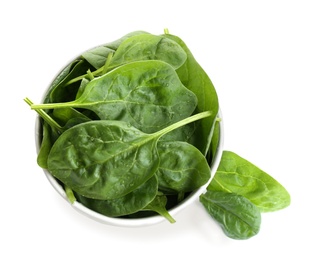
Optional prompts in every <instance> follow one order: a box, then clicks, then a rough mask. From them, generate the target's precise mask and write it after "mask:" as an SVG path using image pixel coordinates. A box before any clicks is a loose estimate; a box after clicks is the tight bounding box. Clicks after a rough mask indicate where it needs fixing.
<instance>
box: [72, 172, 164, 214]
mask: <svg viewBox="0 0 309 260" xmlns="http://www.w3.org/2000/svg"><path fill="white" fill-rule="evenodd" d="M157 190H158V180H157V177H156V176H155V175H154V176H153V177H151V178H150V179H149V180H148V181H146V182H145V183H143V184H142V185H140V186H139V187H137V188H136V189H135V190H133V191H132V192H130V193H128V194H127V195H125V196H123V197H120V198H118V199H111V200H96V199H90V198H86V197H84V196H81V195H79V194H75V196H76V197H77V199H78V201H79V202H80V203H82V204H83V205H84V206H86V207H88V208H89V209H92V210H94V211H96V212H98V213H101V214H103V215H105V216H110V217H118V216H125V215H129V214H133V213H135V212H137V211H139V210H141V209H143V208H144V207H145V206H146V205H147V204H149V203H150V202H151V201H152V200H153V199H154V198H155V197H156V195H157Z"/></svg>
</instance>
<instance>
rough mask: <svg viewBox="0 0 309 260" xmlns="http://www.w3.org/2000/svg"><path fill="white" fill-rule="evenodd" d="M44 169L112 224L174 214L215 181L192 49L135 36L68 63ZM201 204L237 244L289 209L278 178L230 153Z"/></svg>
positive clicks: (41, 157)
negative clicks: (264, 218)
mask: <svg viewBox="0 0 309 260" xmlns="http://www.w3.org/2000/svg"><path fill="white" fill-rule="evenodd" d="M25 101H26V102H27V103H28V104H29V105H30V106H31V108H32V109H34V110H35V111H36V112H37V113H38V114H39V115H40V125H41V132H42V139H41V145H40V151H39V153H38V157H37V163H38V165H39V166H40V167H42V168H44V169H47V170H48V171H49V173H50V174H52V175H53V176H54V177H55V178H56V179H57V180H58V181H59V183H61V185H62V186H63V188H64V190H65V191H66V194H67V197H68V199H69V200H70V202H71V203H74V201H76V200H77V201H79V202H80V203H82V204H83V205H84V206H86V207H88V208H90V209H92V210H94V211H96V212H99V213H101V214H103V215H106V216H110V217H121V218H124V217H125V218H140V217H145V216H149V215H152V214H160V215H162V216H164V217H165V218H166V219H168V220H169V221H170V222H171V223H173V222H175V220H174V219H173V217H172V216H171V215H170V214H169V212H168V210H169V209H171V208H173V207H174V206H176V205H177V204H178V203H180V202H181V201H182V200H184V199H185V198H186V197H187V196H188V195H189V194H190V193H191V192H193V191H195V190H196V189H198V188H199V187H201V186H203V185H205V184H206V183H207V182H208V181H209V180H210V178H211V170H210V169H211V166H212V164H213V161H214V159H215V157H216V153H217V149H218V144H219V136H220V125H219V123H218V121H219V120H220V118H218V110H219V102H218V97H217V94H216V90H215V88H214V86H213V84H212V82H211V81H210V79H209V77H208V75H207V74H206V73H205V71H204V70H203V68H202V67H201V66H200V65H199V64H198V62H197V61H196V60H195V58H194V57H193V55H192V53H191V51H190V50H189V48H188V47H187V46H186V44H185V43H184V42H183V41H182V40H181V39H180V38H179V37H177V36H174V35H171V34H169V33H168V31H165V34H163V35H153V34H150V33H147V32H143V31H136V32H132V33H130V34H127V35H125V36H124V37H122V38H120V39H118V40H116V41H114V42H111V43H108V44H104V45H101V46H98V47H96V48H93V49H90V50H88V51H86V52H84V53H83V54H81V55H80V56H78V57H77V58H76V59H74V60H73V61H72V62H70V63H69V64H68V65H67V66H66V67H65V68H64V69H63V70H62V71H61V72H60V73H59V75H58V76H57V77H56V78H55V79H54V80H53V82H52V84H51V86H50V88H49V89H48V91H47V93H46V95H45V98H44V101H43V103H42V104H34V103H33V102H32V101H31V100H30V99H28V98H25ZM200 202H201V203H202V205H204V206H205V209H206V210H207V211H208V212H209V214H210V215H211V216H212V217H213V218H214V219H216V220H217V221H218V222H219V223H220V224H221V226H222V228H223V230H224V232H225V233H226V234H227V235H228V236H229V237H231V238H235V239H246V238H249V237H252V236H253V235H255V234H257V233H258V231H259V227H260V222H261V216H260V212H264V211H274V210H278V209H281V208H284V207H286V206H287V205H289V203H290V197H289V194H288V192H287V191H286V190H285V189H284V188H283V187H282V186H281V185H280V184H279V183H278V182H277V181H276V180H274V179H273V178H272V177H270V176H269V175H267V174H266V173H265V172H263V171H261V170H260V169H258V168H257V167H255V166H253V165H252V164H251V163H249V162H248V161H245V159H243V158H241V157H239V156H238V155H236V154H234V153H232V152H228V151H224V153H223V155H222V159H221V162H220V165H219V168H218V171H217V172H216V174H215V176H214V178H213V180H212V181H211V183H210V185H209V186H208V187H207V192H206V193H205V194H202V195H200Z"/></svg>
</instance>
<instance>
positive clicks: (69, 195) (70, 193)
mask: <svg viewBox="0 0 309 260" xmlns="http://www.w3.org/2000/svg"><path fill="white" fill-rule="evenodd" d="M64 190H65V194H66V195H67V198H68V200H69V202H70V203H71V204H73V203H74V202H75V201H76V198H75V196H74V193H73V191H72V189H71V188H69V187H68V186H66V185H65V187H64Z"/></svg>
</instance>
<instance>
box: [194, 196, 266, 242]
mask: <svg viewBox="0 0 309 260" xmlns="http://www.w3.org/2000/svg"><path fill="white" fill-rule="evenodd" d="M200 202H201V203H202V204H203V206H204V207H205V209H206V210H207V211H208V213H209V214H210V215H211V216H212V217H213V218H214V219H215V220H216V221H218V223H219V224H220V226H221V227H222V229H223V231H224V233H225V234H226V235H227V236H228V237H230V238H233V239H248V238H250V237H253V236H255V235H256V234H258V232H259V230H260V225H261V213H260V211H259V209H258V208H257V207H256V206H255V205H254V204H253V203H252V202H250V200H248V199H246V198H245V197H243V196H241V195H237V194H235V193H227V192H222V191H207V192H206V193H205V194H202V195H200Z"/></svg>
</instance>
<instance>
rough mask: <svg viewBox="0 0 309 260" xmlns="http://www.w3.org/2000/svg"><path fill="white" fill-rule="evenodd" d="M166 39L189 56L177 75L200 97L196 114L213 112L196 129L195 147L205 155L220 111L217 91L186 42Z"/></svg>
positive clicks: (175, 37)
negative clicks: (178, 46) (177, 45)
mask: <svg viewBox="0 0 309 260" xmlns="http://www.w3.org/2000/svg"><path fill="white" fill-rule="evenodd" d="M164 37H166V38H168V39H171V40H173V41H175V42H177V43H178V44H179V45H180V46H181V47H182V48H183V49H184V51H185V52H186V54H187V59H186V62H185V63H184V64H183V65H182V66H181V67H180V68H178V69H177V74H178V75H179V78H180V80H181V82H182V83H183V84H184V85H185V86H186V87H187V88H188V89H189V90H191V91H192V92H193V93H194V94H195V95H196V96H197V97H198V103H197V107H196V113H199V112H203V111H211V112H212V116H211V117H209V118H206V119H204V120H201V121H200V122H199V123H200V125H199V127H198V128H197V129H196V135H197V136H198V138H196V139H195V143H194V145H195V146H196V147H197V148H199V149H200V151H201V152H202V153H203V154H206V153H207V151H208V148H209V145H210V142H211V136H210V135H209V133H211V132H212V131H211V130H212V128H213V125H214V123H215V121H216V117H217V114H218V111H219V102H218V96H217V92H216V89H215V88H214V86H213V84H212V82H211V80H210V78H209V77H208V75H207V74H206V72H205V71H204V70H203V68H202V67H201V66H200V64H199V63H198V62H197V61H196V60H195V58H194V56H193V54H192V52H191V51H190V49H189V48H188V47H187V45H186V44H185V43H184V41H183V40H182V39H180V38H179V37H177V36H175V35H171V34H165V35H164Z"/></svg>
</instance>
